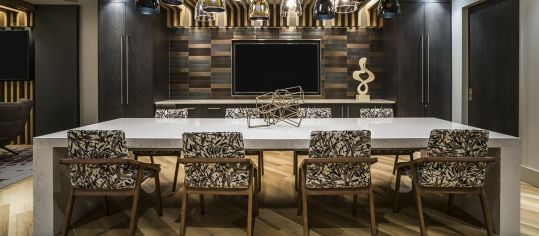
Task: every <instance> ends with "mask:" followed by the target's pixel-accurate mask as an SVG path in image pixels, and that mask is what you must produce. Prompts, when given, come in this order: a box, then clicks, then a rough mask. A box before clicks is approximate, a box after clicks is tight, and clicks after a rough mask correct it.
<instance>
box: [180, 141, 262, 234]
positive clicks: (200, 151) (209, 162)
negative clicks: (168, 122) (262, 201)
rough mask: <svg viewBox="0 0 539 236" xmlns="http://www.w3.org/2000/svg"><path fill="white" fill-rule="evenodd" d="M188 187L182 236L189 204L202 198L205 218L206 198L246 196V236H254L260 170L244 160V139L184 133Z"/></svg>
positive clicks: (182, 222) (182, 217)
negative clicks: (190, 198) (193, 197)
mask: <svg viewBox="0 0 539 236" xmlns="http://www.w3.org/2000/svg"><path fill="white" fill-rule="evenodd" d="M182 142H183V151H184V158H181V159H180V163H183V164H184V165H185V185H184V188H183V194H182V209H181V216H180V236H184V235H185V228H186V225H185V220H186V211H187V200H188V196H189V195H190V194H199V197H200V208H201V213H202V214H204V194H212V195H247V196H248V211H247V235H252V234H253V229H254V219H253V214H255V215H257V214H258V207H257V195H258V194H257V191H256V189H257V186H258V185H259V183H260V179H259V178H258V176H259V175H258V174H257V172H258V168H257V166H256V165H255V164H254V163H253V162H252V161H251V159H248V158H244V157H245V149H244V146H243V137H242V135H241V133H237V132H214V133H213V132H212V133H183V135H182Z"/></svg>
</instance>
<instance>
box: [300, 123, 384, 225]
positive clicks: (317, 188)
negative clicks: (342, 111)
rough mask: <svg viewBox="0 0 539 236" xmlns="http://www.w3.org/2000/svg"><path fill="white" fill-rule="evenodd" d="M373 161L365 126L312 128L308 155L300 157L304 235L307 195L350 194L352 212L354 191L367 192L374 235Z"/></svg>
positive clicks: (374, 159)
mask: <svg viewBox="0 0 539 236" xmlns="http://www.w3.org/2000/svg"><path fill="white" fill-rule="evenodd" d="M376 162H377V159H376V158H371V132H370V131H368V130H352V131H313V132H312V133H311V141H310V145H309V157H308V158H306V159H305V160H303V162H302V164H301V166H300V173H299V176H300V178H301V181H300V185H301V187H300V189H299V192H300V195H301V200H298V215H299V214H300V213H301V212H302V211H303V212H302V214H303V235H309V225H308V215H307V206H308V204H307V197H308V196H309V195H339V194H340V195H345V194H353V195H354V198H353V207H352V213H353V214H354V215H355V214H356V208H357V194H360V193H367V194H368V196H369V211H370V220H371V233H372V234H373V235H376V231H377V230H376V220H375V210H374V194H373V187H372V181H371V171H370V167H371V164H373V163H376ZM300 202H301V204H300Z"/></svg>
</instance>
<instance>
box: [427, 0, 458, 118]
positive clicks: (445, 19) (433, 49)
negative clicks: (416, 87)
mask: <svg viewBox="0 0 539 236" xmlns="http://www.w3.org/2000/svg"><path fill="white" fill-rule="evenodd" d="M425 35H426V36H425V63H426V64H425V70H426V71H425V72H424V73H425V90H424V91H425V94H424V95H423V96H424V100H425V105H426V110H425V116H428V117H436V118H441V119H445V120H451V3H425Z"/></svg>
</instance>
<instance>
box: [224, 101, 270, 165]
mask: <svg viewBox="0 0 539 236" xmlns="http://www.w3.org/2000/svg"><path fill="white" fill-rule="evenodd" d="M247 117H249V118H260V113H259V112H258V108H253V107H235V108H227V109H225V118H228V119H246V118H247ZM245 154H246V155H254V156H257V159H258V168H259V169H260V172H259V174H261V175H264V151H263V150H245Z"/></svg>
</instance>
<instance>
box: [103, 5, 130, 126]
mask: <svg viewBox="0 0 539 236" xmlns="http://www.w3.org/2000/svg"><path fill="white" fill-rule="evenodd" d="M124 32H125V5H124V3H100V4H99V36H98V41H99V52H98V54H99V55H98V57H99V69H98V70H99V72H98V73H99V121H106V120H111V119H115V118H118V117H121V116H122V114H123V112H124V104H125V95H126V94H125V91H124V89H123V88H122V86H123V85H125V84H124V81H123V78H124V74H123V73H124V72H123V71H122V70H123V68H124V67H123V63H124V61H123V53H122V52H123V49H124V47H125V45H124V40H123V39H124V38H123V37H124ZM122 96H123V97H122Z"/></svg>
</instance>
